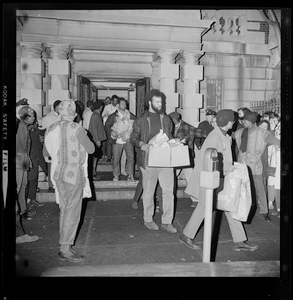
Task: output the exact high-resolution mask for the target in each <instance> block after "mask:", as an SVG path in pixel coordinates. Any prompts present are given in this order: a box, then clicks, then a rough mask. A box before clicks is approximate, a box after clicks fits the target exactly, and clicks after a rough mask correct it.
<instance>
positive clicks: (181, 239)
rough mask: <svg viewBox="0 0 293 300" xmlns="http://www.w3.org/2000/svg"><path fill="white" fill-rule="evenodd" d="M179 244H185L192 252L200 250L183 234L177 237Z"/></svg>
mask: <svg viewBox="0 0 293 300" xmlns="http://www.w3.org/2000/svg"><path fill="white" fill-rule="evenodd" d="M179 242H180V243H182V244H185V245H186V246H187V247H188V248H191V249H193V250H199V249H201V248H200V246H198V245H197V244H196V243H195V242H194V241H193V240H192V239H190V238H189V237H187V236H186V235H185V234H183V233H182V234H181V235H180V237H179Z"/></svg>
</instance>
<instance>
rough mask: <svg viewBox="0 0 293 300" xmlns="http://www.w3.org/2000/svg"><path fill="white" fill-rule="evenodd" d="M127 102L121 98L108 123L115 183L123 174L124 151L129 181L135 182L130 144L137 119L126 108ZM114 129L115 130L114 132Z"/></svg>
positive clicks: (106, 127) (132, 147)
mask: <svg viewBox="0 0 293 300" xmlns="http://www.w3.org/2000/svg"><path fill="white" fill-rule="evenodd" d="M126 107H127V101H126V100H125V99H124V98H119V100H118V108H117V110H116V111H115V112H114V113H113V114H111V115H110V116H109V117H108V119H107V121H106V123H105V130H106V133H107V137H108V139H109V143H110V144H111V145H112V153H113V175H114V178H113V181H119V176H120V174H121V169H120V162H121V155H122V151H123V150H125V153H126V167H125V171H126V174H127V180H128V181H130V182H134V177H133V173H134V146H133V144H131V143H130V142H129V138H130V133H131V131H132V124H133V121H134V120H135V119H136V117H135V116H134V115H133V114H132V113H131V112H130V111H129V110H128V109H127V108H126ZM113 127H114V128H115V130H113Z"/></svg>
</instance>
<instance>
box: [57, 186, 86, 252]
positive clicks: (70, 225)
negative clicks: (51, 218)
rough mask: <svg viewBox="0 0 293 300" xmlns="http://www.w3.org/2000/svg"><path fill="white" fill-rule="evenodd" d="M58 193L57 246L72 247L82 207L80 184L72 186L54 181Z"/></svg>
mask: <svg viewBox="0 0 293 300" xmlns="http://www.w3.org/2000/svg"><path fill="white" fill-rule="evenodd" d="M56 185H57V189H58V192H59V201H60V203H59V207H60V214H59V244H60V245H61V246H62V245H65V244H67V245H73V244H74V239H75V235H76V231H77V227H78V224H79V220H80V213H81V206H82V193H83V186H82V184H79V185H73V184H70V183H67V182H64V181H61V180H56Z"/></svg>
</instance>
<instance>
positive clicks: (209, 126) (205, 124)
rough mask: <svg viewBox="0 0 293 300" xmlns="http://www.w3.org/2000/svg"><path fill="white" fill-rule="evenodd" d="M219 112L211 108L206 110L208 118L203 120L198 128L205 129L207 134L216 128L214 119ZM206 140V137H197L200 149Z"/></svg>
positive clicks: (197, 144)
mask: <svg viewBox="0 0 293 300" xmlns="http://www.w3.org/2000/svg"><path fill="white" fill-rule="evenodd" d="M216 115H217V113H216V112H215V111H213V110H211V109H207V110H206V120H205V121H202V122H200V123H199V125H198V129H201V130H204V131H205V132H206V136H207V135H208V134H209V133H210V132H211V131H212V130H213V129H214V126H213V125H212V124H213V120H214V118H215V116H216ZM204 140H205V137H197V138H195V140H194V142H195V145H196V147H197V148H198V149H200V148H201V146H202V144H203V142H204Z"/></svg>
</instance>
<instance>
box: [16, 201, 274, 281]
mask: <svg viewBox="0 0 293 300" xmlns="http://www.w3.org/2000/svg"><path fill="white" fill-rule="evenodd" d="M131 203H132V200H130V199H125V200H121V199H119V200H109V201H90V200H88V199H84V200H83V210H82V216H81V222H80V227H79V230H78V235H77V239H76V243H75V247H74V249H75V250H77V251H78V252H80V253H83V254H84V255H85V256H86V259H85V261H84V262H82V263H78V264H76V263H71V262H61V261H59V260H58V257H57V253H58V250H59V246H58V238H59V233H58V219H59V216H58V215H59V208H58V205H57V204H56V203H52V202H49V203H45V205H44V206H43V207H40V208H36V210H37V214H36V215H35V216H34V217H33V219H32V220H26V221H24V226H25V228H26V231H27V233H28V234H32V235H38V236H40V237H41V239H40V240H38V241H36V242H33V243H25V244H20V245H16V274H17V276H58V274H59V275H60V276H62V270H63V271H64V272H65V273H63V275H64V274H66V272H67V271H66V270H67V269H66V268H67V267H70V266H72V267H73V268H72V269H71V270H72V271H71V274H72V276H74V274H77V273H74V272H79V273H78V274H79V275H78V276H82V275H81V274H82V273H83V274H84V276H88V275H89V274H92V275H91V276H93V273H94V272H96V273H95V274H96V276H107V275H106V274H108V275H109V274H112V276H115V272H114V273H111V272H110V271H109V270H110V269H111V267H112V271H113V267H114V266H120V271H118V268H117V267H116V268H114V269H116V270H117V274H119V272H120V274H121V272H122V271H121V268H122V266H124V275H125V274H126V275H125V276H127V272H130V273H131V272H132V273H131V274H137V273H136V271H134V269H133V268H134V267H135V266H140V267H141V266H148V265H149V266H151V265H152V264H161V265H162V264H163V265H164V264H168V265H169V266H170V265H171V266H172V264H173V266H175V265H176V264H177V265H176V266H177V267H178V266H179V267H182V264H183V266H184V265H185V266H188V264H189V265H190V266H191V265H192V264H197V265H198V266H200V265H201V266H203V265H204V264H202V263H201V262H202V250H192V249H189V248H188V247H186V246H185V245H183V244H181V243H180V242H179V241H178V237H179V234H180V233H181V232H182V230H183V228H184V226H185V224H186V223H187V221H188V219H189V217H190V215H191V213H192V211H193V208H192V207H190V204H191V200H190V199H188V198H182V199H178V200H177V202H176V214H175V218H174V222H173V224H174V226H175V227H176V228H177V229H178V233H176V234H170V233H167V232H165V231H163V230H158V231H150V230H148V229H147V228H146V227H145V226H144V225H143V219H142V203H141V202H140V203H139V209H138V210H134V209H132V208H131ZM271 218H272V222H271V223H267V222H265V221H264V219H263V217H262V216H260V215H259V214H258V213H256V214H255V216H254V218H253V219H252V222H251V223H250V224H244V226H245V230H246V232H247V236H248V239H249V241H250V242H252V243H255V244H258V245H260V249H259V250H258V251H255V252H235V251H233V250H232V246H233V241H232V237H231V233H230V230H229V227H228V223H227V220H226V218H225V215H224V214H222V217H221V218H220V227H219V228H220V230H219V232H218V237H216V238H214V239H213V241H214V243H213V247H212V258H211V261H212V262H215V263H221V264H222V265H221V267H219V265H218V266H217V267H215V268H212V269H209V270H207V271H206V273H201V272H203V271H200V268H198V267H197V269H195V270H198V273H197V272H196V271H194V273H191V274H194V275H193V276H212V274H214V276H218V275H219V274H220V273H219V272H218V273H217V272H216V271H215V270H221V268H222V267H223V266H225V264H227V263H228V265H233V263H234V264H235V265H237V266H238V269H239V263H240V265H241V262H243V264H242V266H245V265H247V264H248V262H249V264H250V265H249V266H248V265H247V266H248V267H249V268H252V271H253V270H256V267H255V264H253V262H254V263H256V262H261V263H262V265H264V263H267V266H269V265H270V266H272V268H267V269H266V268H263V267H262V268H263V269H262V270H263V271H265V270H266V274H267V276H279V272H278V266H279V261H280V218H278V217H276V216H271ZM154 221H155V222H156V223H157V224H158V225H160V223H161V222H160V215H159V213H156V215H155V216H154ZM196 241H197V242H198V244H199V245H200V246H201V247H202V246H203V228H201V230H200V231H199V233H198V234H197V237H196ZM229 263H231V264H229ZM82 267H84V268H82ZM99 267H103V270H104V273H103V272H102V273H101V268H100V271H97V270H99ZM64 268H65V269H64ZM93 268H96V269H95V270H96V271H93V270H94V269H93ZM205 268H207V267H206V266H205ZM106 269H107V270H108V271H106ZM201 269H202V270H203V267H201ZM73 270H75V271H73ZM81 270H83V271H81ZM131 270H132V271H131ZM173 270H176V268H175V269H174V268H173ZM189 271H190V270H189ZM270 271H271V272H270ZM80 272H81V273H80ZM99 272H100V273H99ZM109 272H110V273H109ZM173 272H174V271H173ZM191 272H192V271H191ZM130 273H129V274H130ZM230 273H231V274H233V272H231V270H230ZM117 274H116V276H118V275H117ZM178 274H179V272H178ZM186 274H187V273H186ZM204 274H205V275H204ZM209 274H211V275H209ZM215 274H218V275H215ZM227 274H228V273H227ZM243 274H246V273H245V272H244V273H243ZM247 274H248V273H247ZM249 274H250V276H251V272H250V273H249ZM64 276H66V275H64ZM130 276H131V275H130ZM141 276H142V275H141ZM150 276H151V275H150ZM173 276H176V274H175V275H174V273H173ZM244 276H248V275H244ZM252 276H253V275H252ZM256 276H257V275H256Z"/></svg>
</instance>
